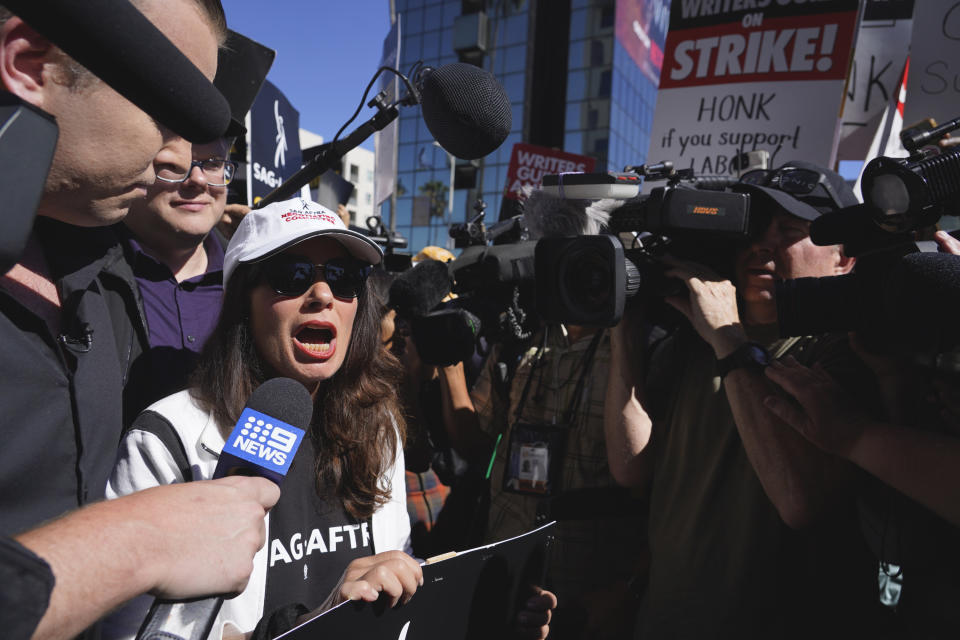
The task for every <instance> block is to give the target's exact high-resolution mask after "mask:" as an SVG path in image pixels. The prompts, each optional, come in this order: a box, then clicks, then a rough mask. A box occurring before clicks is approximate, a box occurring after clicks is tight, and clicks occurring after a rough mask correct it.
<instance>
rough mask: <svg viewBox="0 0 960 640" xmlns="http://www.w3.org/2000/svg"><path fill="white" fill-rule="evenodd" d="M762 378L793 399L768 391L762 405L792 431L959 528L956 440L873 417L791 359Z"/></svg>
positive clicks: (959, 446)
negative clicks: (765, 378) (866, 472)
mask: <svg viewBox="0 0 960 640" xmlns="http://www.w3.org/2000/svg"><path fill="white" fill-rule="evenodd" d="M767 376H768V377H769V378H770V379H771V380H773V381H774V382H776V383H777V384H778V385H780V386H781V387H782V388H783V389H785V390H786V391H787V392H788V393H789V394H790V395H791V396H792V397H793V398H795V399H796V402H793V400H791V399H789V398H783V397H781V396H779V395H770V396H768V397H766V398H765V399H764V405H765V406H766V407H767V408H769V409H770V411H771V412H773V413H774V414H775V415H776V416H778V417H779V418H780V419H781V420H783V421H784V422H785V423H786V424H788V425H790V426H791V427H793V428H794V429H795V430H796V432H797V433H799V434H801V435H802V436H803V437H804V438H806V439H807V440H809V441H810V442H812V443H813V444H815V445H816V446H817V447H819V448H821V449H823V450H824V451H828V452H830V453H833V454H834V455H837V456H840V457H842V458H845V459H847V460H850V461H851V462H853V463H854V464H856V465H857V466H859V467H861V468H863V469H865V470H866V471H868V472H870V473H871V474H873V475H874V476H876V477H877V478H879V479H880V480H882V481H883V482H885V483H887V484H888V485H890V486H892V487H893V488H895V489H897V490H898V491H900V492H902V493H904V494H905V495H907V496H909V497H911V498H913V499H914V500H916V501H917V502H920V503H922V504H924V505H925V506H927V507H928V508H930V509H932V510H933V511H935V512H936V513H938V514H939V515H940V516H942V517H943V518H945V519H947V520H949V521H950V522H952V523H953V524H955V525H957V526H960V438H958V437H956V436H955V435H947V434H941V433H933V432H929V431H923V430H919V429H912V428H908V427H901V426H896V425H892V424H887V423H884V422H879V421H876V420H873V419H871V418H870V417H869V416H867V415H866V414H865V413H863V412H862V411H860V410H859V409H857V408H856V407H853V406H852V405H851V404H850V403H849V401H848V400H847V399H846V398H845V396H844V394H843V391H842V390H841V389H840V387H839V385H837V383H836V382H835V381H834V380H833V379H832V378H831V377H830V376H829V374H827V373H826V372H825V371H823V369H821V368H819V367H816V366H814V367H813V368H809V367H805V366H803V365H801V364H800V363H798V362H796V360H793V359H792V358H789V359H787V360H785V361H784V362H783V363H777V364H775V365H773V366H771V367H770V368H768V369H767Z"/></svg>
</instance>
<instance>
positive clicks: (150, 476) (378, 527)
mask: <svg viewBox="0 0 960 640" xmlns="http://www.w3.org/2000/svg"><path fill="white" fill-rule="evenodd" d="M147 411H153V412H155V413H158V414H160V415H161V416H163V417H164V418H166V419H167V420H168V421H169V422H170V424H171V425H173V427H174V430H175V431H176V432H177V434H178V435H179V436H180V441H181V442H182V443H183V446H184V449H185V450H186V453H187V460H188V462H189V463H190V466H191V469H192V472H193V479H195V480H206V479H209V478H211V477H212V476H213V472H214V469H216V466H217V460H218V458H219V456H220V451H221V450H222V449H223V445H224V438H223V435H222V434H221V432H220V429H219V428H218V427H217V423H216V420H215V419H214V417H213V415H212V414H209V413H207V412H206V411H204V410H203V409H201V408H200V407H199V406H197V405H196V403H195V402H194V400H193V398H192V397H191V396H190V393H189V391H181V392H179V393H175V394H173V395H171V396H167V397H166V398H164V399H163V400H160V401H158V402H156V403H154V404H153V405H151V406H150V407H148V408H147ZM396 450H397V453H396V458H395V459H394V461H393V465H392V466H391V468H390V469H388V470H387V473H386V474H384V477H383V478H382V479H383V480H386V481H387V482H389V486H390V488H391V492H390V501H389V502H388V503H387V504H385V505H383V506H382V507H380V508H379V509H377V510H376V511H375V512H374V514H373V518H372V529H373V544H374V549H375V550H376V552H377V553H381V552H383V551H392V550H406V549H407V548H408V544H409V538H410V519H409V517H408V516H407V494H406V482H405V478H404V460H403V448H402V447H401V446H400V445H399V443H398V445H397V447H396ZM183 481H184V478H183V476H182V474H181V473H180V469H179V468H178V466H177V464H176V463H175V462H174V458H173V456H172V455H171V454H170V452H169V451H168V450H167V447H166V446H165V445H164V444H163V443H162V442H161V441H160V439H159V438H158V437H157V436H156V435H154V434H152V433H149V432H146V431H141V430H137V429H136V428H134V429H132V430H131V431H130V432H128V433H127V434H126V436H125V437H124V439H123V442H122V443H121V445H120V450H119V452H118V454H117V462H116V465H115V466H114V469H113V474H112V475H111V476H110V480H109V482H108V483H107V497H108V498H116V497H119V496H123V495H127V494H130V493H133V492H135V491H141V490H143V489H148V488H150V487H155V486H158V485H164V484H173V483H175V482H183ZM394 489H395V490H394ZM264 521H265V524H266V525H267V527H268V530H267V539H268V540H269V525H270V518H269V515H268V516H266V517H265V518H264ZM266 577H267V549H266V548H265V547H264V548H261V549H260V551H258V552H257V554H256V556H255V557H254V563H253V573H252V574H251V576H250V582H249V583H248V584H247V588H246V589H245V590H244V591H243V593H241V594H240V595H238V596H237V597H235V598H232V599H230V600H226V601H224V603H223V608H221V610H220V615H219V616H218V617H217V621H216V623H215V624H214V626H213V630H212V631H211V633H210V637H211V638H214V639H216V638H220V637H221V635H222V630H223V626H224V624H226V623H227V622H229V623H231V624H232V625H233V626H235V627H237V628H238V629H240V630H241V631H244V632H246V631H252V630H253V628H254V627H255V626H256V625H257V622H259V620H260V618H261V617H262V616H263V613H264V612H263V602H264V589H265V587H266ZM152 602H153V598H152V597H150V596H140V597H139V598H135V599H134V600H131V601H130V602H128V603H127V604H125V605H124V606H123V607H122V608H120V609H119V610H118V611H116V612H114V613H113V614H111V616H109V617H108V618H107V620H105V621H104V625H103V637H104V639H105V640H116V639H121V638H122V639H127V638H133V637H134V636H136V633H137V630H138V629H139V628H140V624H141V623H142V622H143V619H144V618H145V617H146V614H147V610H148V609H149V608H150V604H151V603H152Z"/></svg>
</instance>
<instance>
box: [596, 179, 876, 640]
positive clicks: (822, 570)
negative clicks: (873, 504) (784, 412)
mask: <svg viewBox="0 0 960 640" xmlns="http://www.w3.org/2000/svg"><path fill="white" fill-rule="evenodd" d="M735 189H737V190H742V191H744V192H746V193H749V194H750V196H751V214H754V215H757V214H759V215H764V216H769V224H767V226H766V228H765V230H764V231H763V232H762V234H760V235H759V237H756V238H754V239H753V240H752V241H751V243H750V245H749V246H747V247H746V248H743V249H741V250H740V251H738V252H737V255H736V260H735V276H734V282H731V281H730V280H727V279H724V278H721V277H719V276H717V275H716V274H714V273H712V272H711V271H710V270H709V269H707V268H706V267H704V266H702V265H698V264H695V263H693V262H686V261H680V260H669V261H668V265H669V270H668V272H667V273H668V275H670V276H673V277H675V278H679V279H680V280H682V281H683V282H684V283H685V284H686V287H687V290H688V293H687V294H686V295H679V296H674V297H671V298H668V299H667V302H668V303H669V304H670V305H671V306H673V307H674V308H676V309H677V310H679V311H680V312H681V313H682V314H683V315H684V316H685V317H686V318H687V320H688V321H689V322H688V323H685V324H683V325H682V326H680V327H679V328H678V329H677V330H676V331H675V332H673V333H672V334H670V335H668V337H666V338H664V339H662V340H661V341H659V342H657V343H654V344H652V345H650V346H646V345H647V343H648V340H647V338H646V336H642V335H640V332H639V327H640V323H639V322H637V319H636V318H633V319H627V320H625V321H624V322H622V323H621V324H620V326H618V327H617V328H616V329H615V330H614V331H613V333H612V338H611V339H612V347H611V354H612V356H611V370H610V377H609V380H610V384H609V386H608V387H607V397H606V406H605V408H604V413H605V416H604V426H605V431H606V434H607V445H608V457H609V461H610V466H611V470H612V471H613V473H614V476H615V477H616V478H617V480H618V481H619V482H621V483H623V484H627V485H632V486H642V487H646V488H647V489H648V491H649V495H650V514H649V523H650V524H649V544H650V561H651V564H650V577H649V583H648V586H647V590H646V593H645V596H644V602H643V605H642V607H641V613H640V617H639V636H640V637H643V638H645V639H654V640H656V639H657V638H698V639H703V638H731V637H739V638H764V639H769V638H794V637H831V638H833V637H868V634H869V633H870V629H871V626H870V625H875V624H877V623H878V620H879V617H878V616H879V615H880V614H879V611H878V609H879V606H878V605H877V604H876V603H875V602H874V600H875V597H874V594H875V593H876V579H877V577H876V570H875V565H874V563H873V561H872V559H871V557H870V554H869V552H868V550H867V548H866V546H865V545H864V543H863V542H862V540H861V538H860V535H859V528H858V525H857V521H856V517H855V508H854V502H853V496H852V492H850V491H848V488H849V486H850V484H851V479H852V478H853V476H854V472H853V470H852V468H851V467H850V465H849V464H847V463H845V462H843V461H841V460H839V459H838V458H835V457H832V456H829V455H827V454H824V453H823V452H821V451H819V450H816V449H815V448H814V447H812V446H811V445H810V444H809V443H807V442H804V441H803V439H802V437H800V436H799V434H797V433H796V432H794V431H793V430H792V429H790V427H788V426H787V425H785V424H783V423H781V422H780V421H779V419H778V418H776V417H775V416H774V415H773V414H772V413H771V412H770V411H768V410H767V409H766V407H765V406H764V403H763V399H764V398H765V397H767V396H769V395H771V394H772V393H778V394H780V395H782V391H780V390H779V389H778V388H776V387H775V385H773V384H772V383H771V382H770V381H769V380H768V379H767V378H766V377H765V376H764V374H763V371H764V368H765V367H766V365H767V364H768V363H769V362H770V361H771V360H774V359H780V358H788V359H789V358H796V359H797V360H800V361H803V362H805V363H807V364H814V363H816V364H817V365H818V366H822V367H824V368H825V369H827V370H830V371H831V372H832V373H834V374H835V376H836V377H837V378H838V379H841V380H844V381H847V382H851V381H853V382H857V383H858V384H855V385H851V386H852V387H853V389H851V391H853V392H854V393H855V395H857V396H858V397H861V396H862V395H863V394H865V393H866V392H867V390H866V389H863V388H858V387H862V386H863V384H862V381H864V380H867V379H868V375H867V374H866V372H865V371H864V370H863V369H862V368H859V367H858V365H859V362H858V361H857V360H856V358H855V356H853V354H852V353H851V352H850V351H849V349H848V348H847V346H846V336H845V335H844V336H818V337H806V338H790V339H779V337H778V333H777V325H776V321H777V309H776V302H775V300H774V292H775V283H776V282H777V281H779V280H784V279H791V278H799V277H808V276H809V277H821V276H830V275H839V274H843V273H846V272H848V271H850V270H851V269H852V268H853V263H854V260H853V258H850V257H848V256H846V255H844V253H843V251H842V249H841V247H839V246H831V247H821V246H817V245H814V244H813V243H812V242H811V240H810V235H809V227H810V222H811V221H812V220H814V219H816V218H817V217H818V216H819V215H821V214H822V213H825V212H828V211H835V210H838V209H841V208H843V207H846V206H850V205H853V204H856V203H857V200H856V198H855V196H854V195H853V193H852V190H851V189H850V187H849V186H848V185H847V184H846V183H845V182H844V181H843V179H842V178H841V177H840V176H839V175H837V174H836V173H834V172H832V171H829V170H827V169H824V168H822V167H819V166H817V165H813V164H810V163H806V162H800V161H796V162H789V163H787V164H786V165H784V166H783V167H780V168H779V169H777V170H775V171H762V172H752V173H750V174H748V175H746V176H744V178H743V180H742V181H741V183H740V184H739V185H737V186H736V187H735ZM738 303H739V304H738Z"/></svg>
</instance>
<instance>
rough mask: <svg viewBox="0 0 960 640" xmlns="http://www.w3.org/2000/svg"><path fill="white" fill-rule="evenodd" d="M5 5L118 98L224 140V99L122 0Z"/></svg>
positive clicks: (21, 0) (197, 136)
mask: <svg viewBox="0 0 960 640" xmlns="http://www.w3.org/2000/svg"><path fill="white" fill-rule="evenodd" d="M3 5H4V6H5V7H6V8H7V9H9V10H10V11H12V12H13V13H14V14H15V15H17V16H19V17H20V18H22V19H23V20H24V21H25V22H27V24H29V25H30V26H31V27H33V28H34V29H36V31H37V32H38V33H40V34H42V35H43V36H44V37H46V38H48V39H49V40H50V41H51V42H53V43H54V44H56V45H57V46H58V47H60V48H61V49H63V50H64V51H65V52H66V53H67V54H68V55H69V56H70V57H72V58H73V59H74V60H76V61H77V62H79V63H80V64H82V65H83V66H85V67H86V68H87V69H89V70H90V71H91V72H92V73H93V74H94V75H96V76H97V77H99V78H100V79H102V80H103V81H104V82H106V83H107V84H108V85H110V86H111V87H112V88H113V89H115V90H116V91H117V92H118V93H120V94H121V95H123V96H124V97H125V98H127V99H128V100H130V102H132V103H133V104H135V105H137V106H138V107H140V108H141V109H142V110H143V111H145V112H146V113H148V114H149V115H150V116H152V117H153V118H154V119H156V120H157V121H158V122H160V123H161V124H163V125H165V126H166V127H168V128H170V129H172V130H173V131H175V132H176V133H178V134H180V135H181V136H183V137H184V138H186V139H187V140H190V141H191V142H209V141H210V140H214V139H216V138H219V137H220V136H222V135H223V134H224V133H225V132H226V130H227V126H228V125H229V123H230V107H229V106H228V105H227V101H226V100H225V99H224V97H223V95H222V94H221V93H220V92H219V91H217V90H216V88H214V86H213V84H211V83H210V81H209V80H207V79H206V77H204V75H203V74H202V73H201V72H200V70H199V69H197V68H196V67H195V66H194V65H193V63H191V62H190V60H189V59H188V58H187V57H186V56H185V55H183V53H181V51H180V50H179V49H178V48H177V47H176V46H175V45H174V44H173V43H172V42H170V40H168V39H167V37H166V36H164V35H163V33H161V32H160V30H159V29H157V28H156V27H155V26H154V25H153V23H152V22H150V21H149V20H148V19H147V18H146V16H144V15H143V14H142V13H141V12H140V11H138V10H137V9H136V7H134V6H133V5H132V4H130V3H129V2H127V1H126V0H123V1H121V2H117V0H84V1H83V2H77V1H76V0H46V1H45V2H37V0H4V2H3Z"/></svg>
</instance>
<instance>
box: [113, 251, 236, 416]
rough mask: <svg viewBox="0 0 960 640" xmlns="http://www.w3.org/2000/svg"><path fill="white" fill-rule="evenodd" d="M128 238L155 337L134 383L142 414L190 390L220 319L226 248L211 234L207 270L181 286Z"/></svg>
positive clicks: (137, 364)
mask: <svg viewBox="0 0 960 640" xmlns="http://www.w3.org/2000/svg"><path fill="white" fill-rule="evenodd" d="M125 235H126V238H125V240H126V242H127V244H128V249H129V251H128V253H127V255H128V256H130V261H131V267H132V268H133V274H134V277H135V278H136V280H137V285H138V286H139V288H140V295H141V297H142V298H143V308H144V312H145V314H146V321H147V329H148V330H149V333H150V350H149V351H148V352H147V353H145V354H143V356H141V357H140V358H139V359H138V362H137V363H136V364H135V366H134V371H133V375H132V376H131V381H130V382H131V383H132V384H134V385H135V386H136V387H137V388H136V389H135V390H134V394H133V395H134V397H135V398H137V400H136V401H135V404H136V405H137V406H136V407H132V408H133V409H134V410H136V411H139V410H142V409H144V408H146V407H147V406H148V405H149V404H151V403H152V402H154V401H156V400H159V399H160V398H163V397H165V396H167V395H169V394H171V393H175V392H177V391H179V390H180V389H183V388H185V387H186V385H187V381H188V378H189V375H190V373H191V372H192V371H193V368H194V366H195V365H196V362H197V357H198V354H199V353H200V350H201V349H202V348H203V345H204V343H205V342H206V341H207V338H209V337H210V334H211V333H213V329H214V328H215V327H216V324H217V318H218V317H219V315H220V306H221V303H222V300H223V247H222V246H221V245H220V242H219V241H218V240H217V239H216V238H215V237H214V234H212V233H211V234H210V235H208V236H207V238H206V240H204V243H203V247H204V250H205V251H206V252H207V272H206V273H204V274H202V275H199V276H195V277H193V278H190V279H188V280H184V281H183V282H177V280H176V278H174V276H173V273H172V272H171V271H170V269H169V268H168V267H167V266H166V265H165V264H163V263H162V262H160V261H158V260H156V259H154V258H153V257H151V256H149V255H147V254H146V253H144V251H143V248H142V247H141V246H140V244H139V243H138V242H137V241H136V240H135V239H133V238H132V237H130V235H129V234H125ZM133 415H136V414H133Z"/></svg>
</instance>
